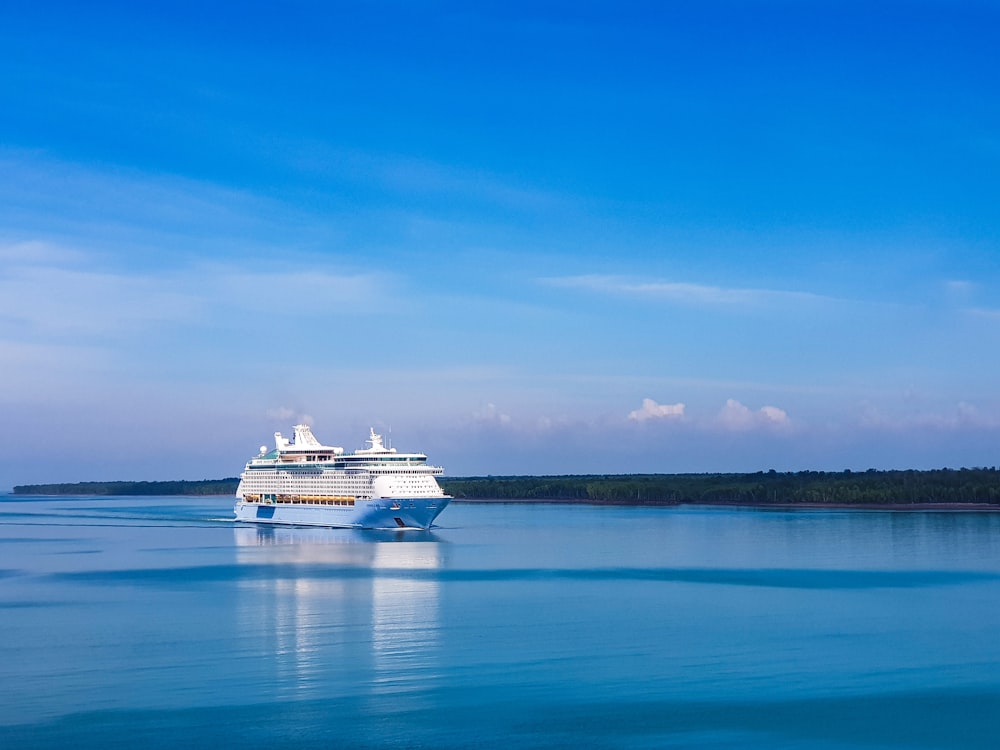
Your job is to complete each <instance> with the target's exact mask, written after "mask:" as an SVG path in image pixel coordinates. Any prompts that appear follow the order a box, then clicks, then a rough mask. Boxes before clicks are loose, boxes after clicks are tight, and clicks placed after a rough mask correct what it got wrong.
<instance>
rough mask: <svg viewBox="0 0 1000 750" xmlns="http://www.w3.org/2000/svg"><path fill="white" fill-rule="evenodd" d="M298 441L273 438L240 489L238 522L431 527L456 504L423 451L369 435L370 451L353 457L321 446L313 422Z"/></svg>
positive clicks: (298, 428) (249, 468)
mask: <svg viewBox="0 0 1000 750" xmlns="http://www.w3.org/2000/svg"><path fill="white" fill-rule="evenodd" d="M294 430H295V436H294V438H293V439H292V440H289V439H288V438H284V437H282V436H281V433H280V432H276V433H274V445H275V447H274V450H271V451H269V450H268V449H267V446H261V449H260V454H259V455H257V456H255V457H254V458H251V459H250V461H248V462H247V465H246V468H245V469H244V470H243V473H242V474H241V475H240V485H239V487H238V488H237V489H236V507H235V511H236V520H237V521H251V522H254V523H272V524H294V525H301V526H337V527H345V528H355V529H385V528H417V529H427V528H430V526H431V524H432V523H433V522H434V519H435V518H437V516H438V514H439V513H441V511H443V510H444V509H445V507H447V505H448V503H449V502H450V501H451V497H450V496H449V495H446V494H444V492H442V491H441V487H440V486H439V485H438V483H437V480H435V479H434V477H435V476H437V475H439V474H442V473H443V472H444V469H442V468H441V467H440V466H430V465H428V464H427V456H425V455H424V454H423V453H397V452H396V449H395V448H386V447H385V445H383V443H382V436H381V435H376V434H375V430H374V429H372V430H371V436H370V437H369V438H368V440H367V442H368V445H369V447H367V448H359V449H358V450H356V451H354V452H353V453H344V449H343V448H335V447H332V446H328V445H323V444H322V443H320V442H319V440H317V439H316V438H315V436H314V435H313V434H312V430H311V429H310V428H309V426H308V425H304V424H300V425H295V427H294Z"/></svg>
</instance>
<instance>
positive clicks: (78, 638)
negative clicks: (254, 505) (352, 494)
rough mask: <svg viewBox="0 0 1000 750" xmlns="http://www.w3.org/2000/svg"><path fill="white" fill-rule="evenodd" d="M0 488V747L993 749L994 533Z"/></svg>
mask: <svg viewBox="0 0 1000 750" xmlns="http://www.w3.org/2000/svg"><path fill="white" fill-rule="evenodd" d="M231 519H232V499H231V498H227V497H203V498H190V497H143V498H136V497H101V498H95V497H23V496H6V497H0V748H4V749H5V750H15V749H17V748H66V747H73V748H82V749H84V750H89V749H91V748H93V749H95V750H96V749H97V748H101V749H102V750H105V749H107V748H126V747H127V748H132V747H138V748H213V749H215V750H218V749H220V748H223V747H238V748H269V749H270V750H274V749H275V748H324V749H325V750H329V749H331V748H358V749H362V748H768V749H769V750H770V749H774V748H796V749H805V750H809V749H812V750H833V749H835V748H838V749H839V748H870V749H872V750H875V749H876V748H879V749H881V748H885V749H894V750H898V749H900V748H926V749H931V748H963V749H975V748H991V749H995V748H998V747H1000V513H988V512H929V511H922V512H898V511H896V512H890V511H873V510H774V509H752V508H718V507H697V506H679V507H662V508H661V507H612V506H593V505H571V504H545V503H501V502H481V503H471V502H456V503H453V504H452V506H451V507H449V508H448V509H447V510H446V511H445V512H444V513H443V514H442V515H441V516H440V517H439V519H438V521H439V523H440V526H438V527H436V528H434V529H432V530H430V531H427V532H420V531H398V532H397V531H391V532H380V531H356V530H337V529H321V528H268V527H257V526H253V525H244V524H236V523H234V522H233V521H232V520H231Z"/></svg>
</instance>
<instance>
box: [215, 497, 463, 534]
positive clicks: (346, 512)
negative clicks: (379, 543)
mask: <svg viewBox="0 0 1000 750" xmlns="http://www.w3.org/2000/svg"><path fill="white" fill-rule="evenodd" d="M450 500H451V498H450V497H447V496H446V497H435V498H426V497H421V498H398V499H387V498H380V499H374V500H359V501H357V503H356V504H354V505H350V506H337V505H312V504H307V503H295V502H282V503H268V502H247V501H245V500H238V501H237V502H236V506H235V508H234V511H235V513H236V520H237V521H242V522H246V523H260V524H278V525H288V526H328V527H331V528H344V529H429V528H430V527H431V525H432V524H433V523H434V519H436V518H437V517H438V515H439V514H440V513H441V511H443V510H444V509H445V507H447V505H448V503H449V501H450Z"/></svg>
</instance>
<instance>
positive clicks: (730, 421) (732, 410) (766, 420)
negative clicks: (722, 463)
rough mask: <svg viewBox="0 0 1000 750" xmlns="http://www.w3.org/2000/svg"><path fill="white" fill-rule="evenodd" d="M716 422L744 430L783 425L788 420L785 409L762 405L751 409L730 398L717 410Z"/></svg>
mask: <svg viewBox="0 0 1000 750" xmlns="http://www.w3.org/2000/svg"><path fill="white" fill-rule="evenodd" d="M718 423H719V424H720V425H722V427H723V428H725V429H727V430H731V431H745V430H752V429H755V428H759V427H785V426H788V425H789V424H790V420H789V419H788V414H787V413H786V412H785V410H784V409H779V408H778V407H776V406H762V407H761V408H760V409H759V410H757V411H753V410H751V409H750V408H749V407H747V406H744V405H743V404H741V403H740V402H739V401H737V400H736V399H733V398H731V399H729V400H727V401H726V405H725V406H723V407H722V410H721V411H720V412H719V416H718Z"/></svg>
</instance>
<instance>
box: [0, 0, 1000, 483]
mask: <svg viewBox="0 0 1000 750" xmlns="http://www.w3.org/2000/svg"><path fill="white" fill-rule="evenodd" d="M998 32H1000V6H998V5H997V4H995V3H991V2H943V1H936V0H931V1H930V2H923V3H912V2H884V3H876V4H871V3H861V2H846V3H845V2H838V3H832V2H829V3H828V2H809V3H798V2H782V1H778V0H775V1H774V2H763V1H757V0H750V1H749V2H735V1H730V2H722V1H716V0H709V1H708V2H704V3H697V4H680V3H677V4H674V3H632V2H625V3H620V2H619V3H614V4H612V3H603V2H597V3H588V4H580V3H552V2H542V3H520V2H515V3H503V4H490V3H476V4H472V5H471V6H470V5H469V4H467V3H457V2H435V3H426V4H420V3H402V2H372V3H358V4H355V3H342V2H332V3H326V2H324V3H320V2H313V1H312V0H300V1H294V2H290V3H282V4H280V5H279V4H268V3H255V2H251V3H232V2H219V3H211V4H207V5H206V4H195V3H191V2H177V3H153V4H149V5H143V4H135V3H117V2H100V1H98V2H94V3H88V4H86V5H85V6H84V5H79V4H73V3H53V2H46V1H45V0H42V1H41V2H33V3H25V2H14V3H8V4H7V5H5V6H4V8H3V9H2V10H0V61H2V70H3V75H0V99H2V101H3V103H4V107H3V110H4V115H3V117H2V118H0V170H2V173H3V176H4V179H3V180H0V424H2V427H3V429H2V430H0V451H2V453H3V456H4V460H3V462H2V464H0V488H5V487H12V486H13V485H15V484H33V483H42V482H46V483H47V482H64V481H91V480H95V481H96V480H112V479H116V480H117V479H121V480H129V479H135V480H140V479H146V480H161V479H162V480H166V479H181V478H185V479H199V478H203V477H213V476H232V475H233V474H235V473H238V471H239V470H240V469H241V467H242V465H243V462H244V461H245V460H246V459H247V458H249V457H250V456H251V455H252V454H253V453H255V452H256V450H257V448H258V446H260V445H261V444H262V443H268V444H271V442H272V441H271V435H272V433H273V432H274V431H276V430H280V431H282V432H283V433H284V434H286V435H288V434H290V432H291V429H290V428H291V426H292V424H294V423H296V422H299V421H305V422H309V423H311V424H313V425H314V427H315V432H316V435H317V437H319V439H320V440H322V441H323V442H325V443H328V444H334V445H344V446H345V447H346V448H348V449H353V448H355V447H359V446H361V445H362V444H363V441H364V439H365V438H366V437H367V434H368V428H369V426H374V427H375V428H376V429H377V430H378V431H380V432H383V433H385V434H387V435H389V434H390V433H391V434H392V439H393V441H394V444H395V445H396V447H398V448H399V449H400V450H411V451H420V452H424V453H427V454H428V456H429V457H430V460H431V461H432V462H433V463H435V464H441V465H443V466H444V467H445V468H446V470H447V473H448V474H449V475H452V476H475V475H489V474H493V475H505V474H507V475H509V474H606V473H683V472H706V471H721V472H743V471H758V470H765V471H766V470H768V469H776V470H778V471H798V470H807V469H815V470H833V471H839V470H842V469H852V470H865V469H868V468H877V469H906V468H914V469H925V468H940V467H953V468H958V467H961V466H968V467H972V466H993V465H997V464H998V463H1000V461H998V454H1000V396H998V393H997V386H996V378H997V375H996V373H997V372H1000V244H998V241H1000V212H998V211H997V206H998V205H1000V135H998V134H1000V48H998V45H996V43H995V40H996V38H997V34H998Z"/></svg>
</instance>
